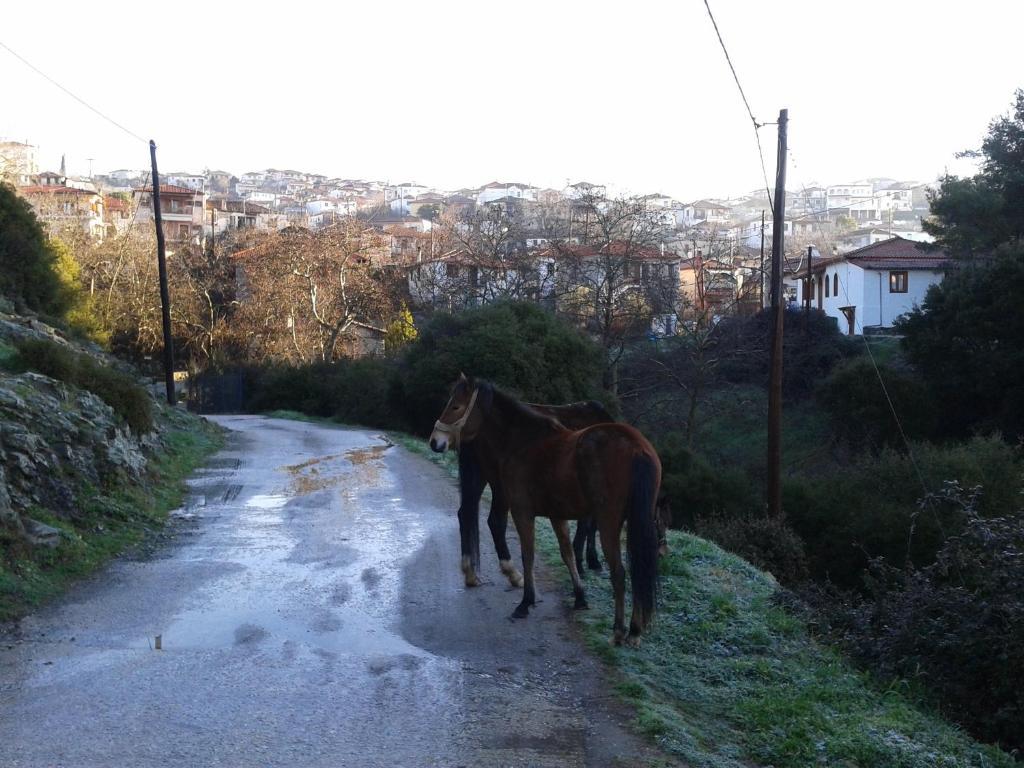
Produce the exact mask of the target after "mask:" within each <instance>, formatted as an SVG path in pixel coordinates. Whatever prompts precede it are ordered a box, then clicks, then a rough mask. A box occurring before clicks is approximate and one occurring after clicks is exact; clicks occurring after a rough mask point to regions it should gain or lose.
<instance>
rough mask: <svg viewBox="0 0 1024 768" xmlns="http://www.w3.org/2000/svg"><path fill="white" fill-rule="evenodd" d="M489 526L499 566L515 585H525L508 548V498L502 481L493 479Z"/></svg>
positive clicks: (510, 582)
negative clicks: (506, 533)
mask: <svg viewBox="0 0 1024 768" xmlns="http://www.w3.org/2000/svg"><path fill="white" fill-rule="evenodd" d="M487 527H488V528H490V529H491V538H493V539H494V551H495V552H497V553H498V567H499V568H501V572H502V573H503V574H505V577H506V578H507V579H508V583H509V584H511V585H512V586H513V587H521V586H523V575H522V574H521V573H519V571H518V570H516V567H515V566H514V565H513V564H512V553H511V552H510V551H509V548H508V540H507V538H506V537H505V531H506V529H507V528H508V499H507V498H506V496H505V490H504V488H503V487H502V485H501V483H499V482H498V481H496V480H492V481H491V513H490V514H489V515H488V516H487Z"/></svg>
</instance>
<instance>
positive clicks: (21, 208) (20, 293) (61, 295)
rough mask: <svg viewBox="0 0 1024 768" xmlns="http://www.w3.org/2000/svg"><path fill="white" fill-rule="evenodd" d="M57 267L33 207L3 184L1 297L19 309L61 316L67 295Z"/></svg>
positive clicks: (0, 186) (0, 203)
mask: <svg viewBox="0 0 1024 768" xmlns="http://www.w3.org/2000/svg"><path fill="white" fill-rule="evenodd" d="M56 263H57V254H56V253H55V252H54V249H53V248H52V246H51V245H50V243H49V242H48V241H47V239H46V232H45V231H44V230H43V226H42V224H41V223H40V222H39V219H37V218H36V215H35V213H34V212H33V211H32V206H30V205H29V204H28V203H27V202H26V201H25V200H23V199H21V198H20V197H18V195H17V193H16V192H15V191H14V187H12V186H10V185H9V184H0V294H2V295H4V296H6V297H7V298H9V299H11V300H12V301H13V302H14V303H15V306H17V307H18V308H19V309H21V308H26V309H30V310H33V311H36V312H42V313H44V314H48V315H54V316H59V315H62V314H63V312H64V310H65V309H66V308H67V304H66V295H65V291H64V290H62V287H61V283H60V279H59V278H58V276H57V273H56V271H55V268H56Z"/></svg>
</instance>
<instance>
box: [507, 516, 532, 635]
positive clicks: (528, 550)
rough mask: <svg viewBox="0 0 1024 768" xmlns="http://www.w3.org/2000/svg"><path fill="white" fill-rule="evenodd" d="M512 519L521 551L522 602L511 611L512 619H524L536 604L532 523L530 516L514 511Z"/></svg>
mask: <svg viewBox="0 0 1024 768" xmlns="http://www.w3.org/2000/svg"><path fill="white" fill-rule="evenodd" d="M512 519H513V520H514V521H515V524H516V532H517V533H518V534H519V546H520V547H521V548H522V550H523V600H522V602H521V603H519V605H517V606H516V609H515V610H514V611H512V617H513V618H515V619H525V618H526V617H527V616H529V614H530V608H531V607H532V606H534V605H536V603H537V592H536V590H535V589H534V586H533V547H534V530H533V528H534V521H533V515H532V514H526V513H518V512H516V510H515V509H513V510H512Z"/></svg>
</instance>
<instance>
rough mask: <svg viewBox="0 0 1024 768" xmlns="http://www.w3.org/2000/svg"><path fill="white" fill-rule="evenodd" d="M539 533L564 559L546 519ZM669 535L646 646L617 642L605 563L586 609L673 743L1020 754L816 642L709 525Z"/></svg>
mask: <svg viewBox="0 0 1024 768" xmlns="http://www.w3.org/2000/svg"><path fill="white" fill-rule="evenodd" d="M538 541H539V546H540V548H541V550H542V552H543V555H544V557H545V558H546V559H547V561H548V562H549V564H550V565H551V567H552V568H554V569H555V570H556V572H559V571H561V572H564V565H563V564H562V562H561V558H560V557H559V555H558V549H557V544H556V542H555V539H554V536H553V535H552V534H551V532H550V531H548V530H547V526H538ZM669 541H670V546H671V549H672V551H671V554H670V555H669V556H668V557H667V558H664V559H663V560H662V562H661V571H662V589H661V594H660V598H659V613H658V616H657V618H656V621H655V624H654V627H653V628H652V632H651V633H650V634H649V635H647V636H645V638H644V642H643V646H642V647H641V648H640V649H639V650H632V649H628V648H615V647H613V646H611V645H610V644H609V642H608V641H609V638H610V636H611V618H612V611H613V606H612V597H611V589H610V585H609V583H608V579H607V577H601V576H599V577H597V578H594V577H593V576H591V577H589V578H588V580H587V593H588V598H589V601H590V610H589V611H586V612H580V613H577V614H576V617H577V619H576V620H577V622H578V623H579V625H580V627H581V628H582V630H583V636H584V639H585V641H586V644H587V646H588V647H589V648H590V649H591V650H593V651H594V652H595V653H596V654H597V655H598V656H599V657H600V658H601V659H603V660H604V661H605V662H607V663H608V664H609V666H611V667H613V668H614V671H613V672H611V674H612V676H613V680H614V686H615V690H616V692H617V693H618V695H619V696H620V697H621V698H622V699H623V700H624V701H626V702H628V703H629V704H630V705H631V706H632V707H633V708H634V709H635V711H636V721H635V726H636V728H637V730H638V731H640V732H642V733H645V734H647V735H649V736H651V737H652V738H654V739H655V740H656V741H657V742H658V743H659V744H660V745H661V746H662V747H663V748H664V749H666V750H667V751H669V752H671V753H674V754H676V755H678V756H679V757H681V758H683V759H684V760H686V761H687V762H688V763H689V764H691V765H694V766H706V767H707V768H740V767H741V766H744V767H745V766H749V765H751V764H752V763H754V764H758V765H772V766H775V767H776V768H804V767H805V766H813V765H828V766H863V768H874V767H875V766H887V767H888V766H893V767H895V768H936V767H937V766H941V767H946V768H961V767H966V766H976V767H977V768H982V767H987V766H1007V767H1009V766H1012V765H1015V763H1014V761H1013V760H1012V758H1011V757H1010V756H1009V755H1007V754H1006V753H1004V752H1000V751H998V750H997V749H995V748H992V747H987V746H983V745H980V744H977V743H976V742H973V741H972V740H971V739H970V738H969V737H967V736H965V735H964V734H963V733H961V732H960V731H958V730H957V729H956V728H954V727H953V726H950V725H949V724H947V723H945V722H944V721H942V720H941V718H939V717H937V716H935V715H934V714H932V713H930V712H929V711H928V710H927V708H926V707H925V706H924V705H922V704H920V703H918V702H917V701H915V700H914V699H913V698H912V697H911V696H910V695H908V694H907V693H906V692H904V691H902V690H896V689H889V690H886V689H884V688H883V687H882V686H880V685H879V684H878V683H877V681H875V680H873V679H872V678H870V677H869V676H867V675H866V674H864V673H862V672H859V671H857V670H856V669H855V668H854V667H853V666H852V665H851V664H850V663H849V662H847V661H846V660H845V659H844V658H843V657H842V656H841V655H840V654H839V653H838V652H837V651H835V650H833V649H831V648H829V647H826V646H823V645H821V644H820V643H818V642H817V641H816V640H815V639H814V638H812V637H811V635H810V633H809V632H808V629H807V627H806V625H805V623H804V621H803V620H802V619H800V618H798V617H796V616H794V615H792V614H791V613H789V612H787V611H786V610H785V609H784V608H782V607H780V606H779V605H777V604H776V601H775V599H774V597H775V595H776V591H777V590H778V586H777V585H776V583H775V581H774V580H773V579H772V578H771V577H770V576H768V575H766V574H764V573H762V572H760V571H758V570H757V569H755V568H754V567H753V566H751V565H749V564H748V563H746V562H745V561H743V560H741V559H740V558H738V557H736V556H734V555H731V554H729V553H727V552H725V551H723V550H721V549H719V548H718V547H717V546H715V545H714V544H712V543H710V542H707V541H705V540H703V539H699V538H696V537H694V536H691V535H688V534H684V533H680V532H676V531H672V532H670V534H669ZM564 581H565V584H566V585H568V579H567V578H566V579H564ZM565 593H566V598H567V599H568V596H569V589H568V586H566V590H565ZM628 606H629V598H628V596H627V610H628Z"/></svg>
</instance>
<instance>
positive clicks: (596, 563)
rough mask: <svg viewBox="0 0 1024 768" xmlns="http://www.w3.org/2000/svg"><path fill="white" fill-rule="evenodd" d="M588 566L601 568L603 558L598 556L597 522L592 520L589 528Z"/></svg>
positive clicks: (593, 569) (598, 569) (596, 569)
mask: <svg viewBox="0 0 1024 768" xmlns="http://www.w3.org/2000/svg"><path fill="white" fill-rule="evenodd" d="M587 568H589V569H590V570H592V571H600V570H601V559H600V558H599V557H598V556H597V523H595V522H593V521H591V523H590V528H589V529H588V530H587Z"/></svg>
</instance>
